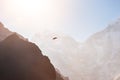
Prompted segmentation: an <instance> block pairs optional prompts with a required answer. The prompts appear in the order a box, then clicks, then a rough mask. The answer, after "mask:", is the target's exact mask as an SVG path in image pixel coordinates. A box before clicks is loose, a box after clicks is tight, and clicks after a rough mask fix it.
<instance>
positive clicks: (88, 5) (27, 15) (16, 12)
mask: <svg viewBox="0 0 120 80" xmlns="http://www.w3.org/2000/svg"><path fill="white" fill-rule="evenodd" d="M119 8H120V1H119V0H0V21H1V22H3V24H4V25H5V26H6V27H7V28H9V29H10V30H12V31H15V32H18V33H19V34H21V35H23V36H24V37H26V38H31V37H32V36H33V35H34V34H35V33H38V32H41V33H42V32H49V31H50V32H53V33H57V32H59V33H63V34H66V35H69V36H71V37H73V38H74V39H75V40H77V41H81V42H82V41H85V40H86V39H87V38H89V37H90V36H91V35H92V34H94V33H96V32H99V31H101V30H103V29H105V28H106V27H107V26H108V25H109V24H111V23H113V22H115V21H116V20H117V19H118V18H119V16H120V9H119Z"/></svg>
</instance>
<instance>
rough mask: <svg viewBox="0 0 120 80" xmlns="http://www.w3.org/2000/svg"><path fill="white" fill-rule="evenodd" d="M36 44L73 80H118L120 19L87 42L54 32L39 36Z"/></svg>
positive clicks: (36, 36)
mask: <svg viewBox="0 0 120 80" xmlns="http://www.w3.org/2000/svg"><path fill="white" fill-rule="evenodd" d="M53 37H57V39H55V40H53V39H52V38H53ZM33 41H34V42H36V43H37V44H38V45H39V47H40V48H42V51H43V52H44V53H46V55H48V56H49V57H50V59H51V60H52V63H53V64H54V65H55V66H56V67H57V68H58V69H59V70H60V71H61V72H62V74H64V75H66V76H69V77H70V80H114V78H116V76H119V75H120V70H119V67H120V53H119V52H120V20H118V21H116V22H115V23H113V24H111V25H109V26H108V27H107V28H106V29H104V30H103V31H100V32H97V33H95V34H93V35H92V36H91V37H90V38H88V39H87V40H86V41H85V42H84V43H79V42H76V41H75V40H74V39H73V38H71V37H69V36H65V35H59V34H53V33H48V34H40V33H39V34H36V35H35V36H34V37H33Z"/></svg>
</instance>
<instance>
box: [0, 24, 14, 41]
mask: <svg viewBox="0 0 120 80" xmlns="http://www.w3.org/2000/svg"><path fill="white" fill-rule="evenodd" d="M12 33H13V32H11V31H9V30H8V29H7V28H5V27H4V26H3V24H2V23H1V22H0V41H2V40H4V39H5V38H6V37H8V36H9V35H11V34H12Z"/></svg>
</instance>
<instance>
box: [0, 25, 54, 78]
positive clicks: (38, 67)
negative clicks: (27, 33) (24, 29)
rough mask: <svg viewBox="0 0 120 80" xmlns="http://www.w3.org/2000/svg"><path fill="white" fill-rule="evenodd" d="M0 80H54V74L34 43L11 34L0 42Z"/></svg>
mask: <svg viewBox="0 0 120 80" xmlns="http://www.w3.org/2000/svg"><path fill="white" fill-rule="evenodd" d="M0 26H1V24H0ZM0 28H2V27H0ZM4 30H5V29H4ZM5 31H6V30H5ZM8 34H9V32H8V33H7V34H6V33H4V34H3V33H2V36H1V32H0V38H1V37H5V36H4V35H8ZM10 34H11V32H10ZM0 80H56V72H55V69H54V67H53V65H52V64H51V62H50V60H49V59H48V57H46V56H44V55H43V54H42V53H41V51H40V49H39V48H38V47H37V46H36V45H35V44H34V43H31V42H28V41H25V40H23V39H21V38H20V37H19V36H18V35H17V34H16V33H13V34H11V35H9V36H8V37H6V38H5V39H4V40H2V41H1V42H0Z"/></svg>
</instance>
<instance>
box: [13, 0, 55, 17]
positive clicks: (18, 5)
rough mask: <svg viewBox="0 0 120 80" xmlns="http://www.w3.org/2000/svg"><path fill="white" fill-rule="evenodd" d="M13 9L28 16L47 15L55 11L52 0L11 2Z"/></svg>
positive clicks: (14, 0)
mask: <svg viewBox="0 0 120 80" xmlns="http://www.w3.org/2000/svg"><path fill="white" fill-rule="evenodd" d="M11 5H12V6H13V8H14V9H15V10H16V9H17V10H18V11H19V12H22V13H23V14H27V15H30V14H31V15H32V14H33V15H34V14H36V13H45V12H46V11H49V10H51V9H53V8H52V7H53V2H51V0H11Z"/></svg>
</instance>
